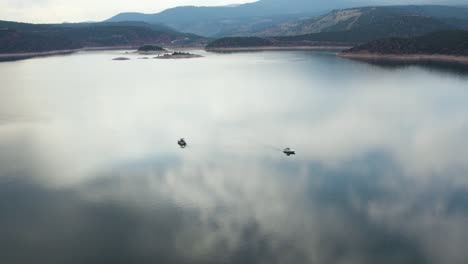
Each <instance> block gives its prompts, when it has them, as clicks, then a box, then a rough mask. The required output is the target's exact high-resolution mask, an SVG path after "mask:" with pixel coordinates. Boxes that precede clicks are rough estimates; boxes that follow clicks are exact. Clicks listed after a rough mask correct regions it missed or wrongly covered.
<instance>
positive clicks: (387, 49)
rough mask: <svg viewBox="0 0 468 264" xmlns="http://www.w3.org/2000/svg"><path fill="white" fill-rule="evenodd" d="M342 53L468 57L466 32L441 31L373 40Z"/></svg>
mask: <svg viewBox="0 0 468 264" xmlns="http://www.w3.org/2000/svg"><path fill="white" fill-rule="evenodd" d="M344 53H345V54H382V55H417V54H425V55H450V56H468V31H465V30H452V31H441V32H433V33H430V34H426V35H423V36H419V37H413V38H387V39H380V40H374V41H371V42H369V43H366V44H362V45H359V46H357V47H354V48H352V49H350V50H347V51H345V52H344Z"/></svg>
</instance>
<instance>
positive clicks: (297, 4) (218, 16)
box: [107, 0, 467, 37]
mask: <svg viewBox="0 0 468 264" xmlns="http://www.w3.org/2000/svg"><path fill="white" fill-rule="evenodd" d="M409 2H419V3H423V2H426V1H424V0H423V1H416V0H409ZM427 2H432V1H429V0H427ZM445 2H446V3H452V2H453V3H458V2H462V1H461V0H460V1H457V0H451V1H445ZM391 3H392V1H390V0H388V1H374V0H260V1H258V2H254V3H248V4H242V5H234V6H218V7H195V6H183V7H176V8H171V9H168V10H165V11H163V12H160V13H157V14H143V13H121V14H118V15H116V16H114V17H112V18H110V19H109V20H107V22H119V21H120V22H122V21H143V22H147V23H163V24H166V25H169V26H170V27H173V28H174V29H176V30H178V31H181V32H190V33H195V34H198V35H203V36H209V37H224V36H241V35H252V36H253V35H259V36H266V35H292V34H293V32H296V33H297V34H308V33H314V32H313V31H310V30H309V31H308V30H307V29H308V28H309V27H312V28H313V29H314V27H313V26H307V24H308V23H313V21H315V20H310V19H311V18H312V17H315V16H318V15H323V14H325V13H326V12H329V11H331V10H332V9H343V8H349V7H361V6H369V5H376V4H391ZM401 9H403V11H402V12H409V11H410V12H412V13H413V14H419V15H422V16H432V17H446V18H455V19H465V18H466V17H467V15H466V12H465V11H466V10H464V9H463V8H461V9H459V10H457V8H456V7H455V8H454V7H442V6H423V7H418V6H414V7H412V8H407V7H401ZM464 12H465V13H464ZM303 22H304V24H303ZM275 28H276V29H275ZM289 32H291V33H289Z"/></svg>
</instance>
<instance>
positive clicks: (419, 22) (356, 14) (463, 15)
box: [232, 6, 468, 39]
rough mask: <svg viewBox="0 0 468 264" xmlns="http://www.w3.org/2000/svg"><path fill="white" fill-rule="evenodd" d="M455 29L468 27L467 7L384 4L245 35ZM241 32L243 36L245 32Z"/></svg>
mask: <svg viewBox="0 0 468 264" xmlns="http://www.w3.org/2000/svg"><path fill="white" fill-rule="evenodd" d="M455 28H458V29H460V28H468V8H467V7H454V6H386V7H362V8H349V9H342V10H334V11H331V12H329V13H327V14H325V15H323V16H320V17H318V18H313V19H307V20H303V21H298V22H293V23H283V24H279V25H275V26H272V27H269V28H266V29H264V30H260V31H255V30H253V31H251V32H248V34H247V35H255V36H294V35H306V34H312V33H321V32H340V31H352V32H355V34H361V33H365V34H371V35H374V34H377V36H376V38H381V37H390V36H395V37H397V36H399V37H407V36H408V37H409V36H415V35H420V34H424V33H428V32H432V31H437V30H444V29H455ZM240 33H241V34H244V35H245V32H240ZM232 34H234V35H237V34H239V33H238V32H232ZM363 39H368V38H363Z"/></svg>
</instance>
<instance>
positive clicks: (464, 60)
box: [337, 53, 468, 64]
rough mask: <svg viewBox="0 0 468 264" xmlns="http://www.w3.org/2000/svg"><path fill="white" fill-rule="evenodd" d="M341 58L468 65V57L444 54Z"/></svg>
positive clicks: (361, 54) (353, 54)
mask: <svg viewBox="0 0 468 264" xmlns="http://www.w3.org/2000/svg"><path fill="white" fill-rule="evenodd" d="M337 56H338V57H340V58H346V59H356V60H363V61H379V60H380V61H396V62H423V61H434V62H450V63H461V64H468V56H455V55H442V54H408V55H396V54H378V53H340V54H338V55H337Z"/></svg>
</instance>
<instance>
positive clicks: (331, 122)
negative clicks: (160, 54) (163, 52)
mask: <svg viewBox="0 0 468 264" xmlns="http://www.w3.org/2000/svg"><path fill="white" fill-rule="evenodd" d="M120 53H122V52H115V51H113V52H85V53H79V54H75V55H70V56H57V57H48V58H38V59H31V60H25V61H18V62H8V63H0V77H1V80H2V81H1V86H0V100H1V103H0V259H1V260H2V261H1V262H2V263H13V264H14V263H236V264H237V263H239V264H240V263H369V264H370V263H466V260H467V259H468V252H467V251H466V245H467V243H468V148H467V147H468V118H467V116H468V104H467V102H468V74H467V73H466V72H464V71H460V70H453V69H449V68H439V67H437V68H434V67H426V66H405V67H382V66H377V65H371V64H366V63H361V62H354V61H350V60H345V59H340V58H337V57H336V56H335V55H334V54H332V53H317V52H258V53H234V54H213V53H204V52H202V51H194V53H198V54H203V55H205V57H204V58H201V59H192V60H138V59H137V57H140V56H137V55H125V56H130V57H131V58H132V60H130V61H112V58H115V57H118V56H121V54H120ZM181 137H184V138H186V140H187V141H188V143H189V147H188V148H187V149H184V150H182V149H180V148H178V146H177V144H176V143H177V140H178V139H179V138H181ZM285 147H291V148H293V149H295V150H296V151H297V154H298V155H296V156H294V157H286V156H284V155H283V154H282V153H281V152H280V151H279V150H281V149H283V148H285Z"/></svg>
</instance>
